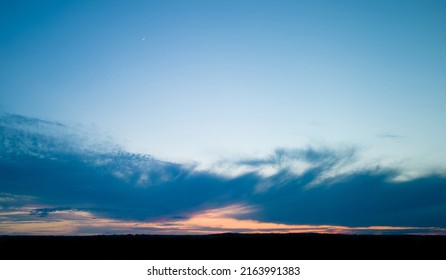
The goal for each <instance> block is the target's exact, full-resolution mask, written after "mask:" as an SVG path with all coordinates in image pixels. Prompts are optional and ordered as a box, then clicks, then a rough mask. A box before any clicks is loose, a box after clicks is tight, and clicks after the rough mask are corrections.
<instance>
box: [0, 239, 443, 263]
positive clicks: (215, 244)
mask: <svg viewBox="0 0 446 280" xmlns="http://www.w3.org/2000/svg"><path fill="white" fill-rule="evenodd" d="M0 251H1V252H2V254H1V258H2V259H18V260H20V259H28V260H29V259H31V260H34V259H36V260H38V259H47V260H53V259H54V260H55V259H67V260H76V259H86V260H94V259H105V260H113V259H116V260H122V259H128V260H138V259H147V260H151V259H166V260H171V259H253V260H256V259H296V260H298V259H302V260H322V259H329V260H331V259H333V260H338V259H339V260H356V259H359V260H373V259H378V260H392V259H401V260H409V259H414V260H423V259H428V260H432V259H445V256H446V255H445V253H444V252H446V236H421V235H404V236H403V235H331V234H330V235H326V234H215V235H180V236H178V235H98V236H0Z"/></svg>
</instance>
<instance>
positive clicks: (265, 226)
mask: <svg viewBox="0 0 446 280" xmlns="http://www.w3.org/2000/svg"><path fill="white" fill-rule="evenodd" d="M253 211H255V209H253V208H251V207H249V206H245V205H238V204H236V205H230V206H227V207H222V208H214V209H209V210H204V211H201V212H197V213H194V214H192V215H191V216H190V217H189V218H187V219H182V220H172V219H162V220H159V221H151V222H130V221H121V220H116V219H110V218H101V217H96V216H95V215H94V214H92V213H90V212H87V211H73V210H64V211H55V212H52V213H50V214H49V215H48V217H37V216H32V215H29V212H28V211H24V210H23V209H22V210H17V211H8V212H0V234H5V235H8V234H11V235H22V234H25V235H99V234H215V233H225V232H234V233H324V234H361V233H362V234H384V233H386V232H392V233H402V234H411V233H418V234H446V229H444V228H433V227H430V228H429V227H426V228H423V227H399V226H368V227H347V226H338V225H292V224H282V223H273V222H261V221H257V220H252V219H237V218H236V216H237V215H241V214H248V213H250V212H253ZM17 216H20V219H16V218H15V217H17Z"/></svg>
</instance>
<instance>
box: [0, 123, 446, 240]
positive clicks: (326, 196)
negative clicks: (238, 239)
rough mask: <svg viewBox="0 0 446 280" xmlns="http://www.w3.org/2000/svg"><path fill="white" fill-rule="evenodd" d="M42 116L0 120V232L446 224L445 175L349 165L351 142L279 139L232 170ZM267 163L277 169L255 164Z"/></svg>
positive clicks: (433, 227)
mask: <svg viewBox="0 0 446 280" xmlns="http://www.w3.org/2000/svg"><path fill="white" fill-rule="evenodd" d="M40 122H41V121H40V120H35V119H30V118H25V117H14V116H7V117H3V119H2V120H1V121H0V130H2V132H4V131H6V132H7V133H2V134H1V136H0V145H1V152H0V153H1V158H0V174H1V175H0V183H1V185H0V206H1V209H0V233H14V232H21V233H43V232H46V233H48V232H51V230H55V231H54V232H55V233H57V234H58V233H64V232H65V233H68V232H70V233H75V234H87V233H88V234H91V233H105V232H114V233H120V232H126V231H130V232H143V231H155V232H159V233H166V232H170V233H171V232H175V231H176V232H178V233H200V232H214V231H217V232H219V231H238V232H251V231H262V232H266V231H280V232H294V231H296V232H297V231H299V230H301V231H318V232H337V230H339V232H401V230H403V231H404V232H422V231H424V232H428V231H431V232H436V233H444V231H443V230H442V228H446V178H445V177H444V176H442V175H441V174H440V175H430V176H425V177H422V178H416V179H413V180H410V181H405V182H395V181H394V180H392V179H393V178H395V177H396V176H398V174H399V173H398V169H397V168H395V169H392V170H390V169H384V168H376V167H369V168H362V169H349V168H348V166H349V165H350V164H351V163H352V162H355V160H356V158H357V157H358V151H357V150H356V149H354V148H340V149H334V148H328V147H321V148H315V147H309V148H305V149H277V150H276V151H274V152H273V153H272V154H271V155H269V156H265V157H258V158H247V159H239V160H236V161H234V162H233V163H231V164H232V165H233V166H242V167H246V169H245V171H244V172H242V173H240V174H238V175H237V176H232V177H228V176H222V175H219V174H218V173H216V172H211V171H205V170H201V171H197V170H194V169H193V168H191V167H189V166H184V165H180V164H175V163H170V162H163V161H159V160H157V159H155V158H153V157H150V156H146V155H139V154H132V153H128V152H125V151H124V150H122V149H120V148H116V147H115V148H113V149H99V150H95V149H89V150H85V149H76V146H77V143H78V141H77V140H76V141H71V140H67V139H64V138H65V137H71V138H73V137H72V136H67V135H70V134H64V133H59V132H57V130H58V129H59V128H60V129H62V130H67V129H68V130H69V128H67V127H65V126H61V125H59V124H55V125H54V126H51V123H48V122H44V125H43V126H40ZM28 127H33V129H28ZM39 127H41V128H39ZM48 127H51V129H52V130H53V131H52V132H51V133H48V132H46V130H47V129H48ZM60 138H62V139H60ZM79 139H82V137H80V138H79ZM268 166H272V167H273V168H275V170H274V172H271V173H270V174H266V173H262V172H259V170H262V169H263V168H265V167H268ZM299 168H300V169H299ZM175 217H177V218H175ZM178 217H181V218H178ZM95 225H96V226H95ZM302 225H303V226H302ZM321 225H324V226H321ZM376 226H379V228H377V227H376ZM60 227H65V229H61V228H60ZM56 228H57V229H58V230H56ZM428 229H429V230H428Z"/></svg>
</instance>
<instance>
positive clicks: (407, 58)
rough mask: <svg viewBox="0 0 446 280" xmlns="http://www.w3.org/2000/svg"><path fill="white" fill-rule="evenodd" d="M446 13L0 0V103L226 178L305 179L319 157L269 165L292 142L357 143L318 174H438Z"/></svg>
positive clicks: (429, 7) (402, 8)
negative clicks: (286, 175) (288, 172)
mask: <svg viewBox="0 0 446 280" xmlns="http://www.w3.org/2000/svg"><path fill="white" fill-rule="evenodd" d="M445 13H446V4H445V3H443V1H2V2H1V3H0V61H1V63H0V110H1V111H3V112H6V113H9V114H18V115H21V116H27V117H30V118H37V119H40V120H46V121H49V122H60V123H62V124H64V125H68V126H69V127H71V128H73V127H75V128H76V129H78V130H81V131H83V132H82V133H86V134H88V137H87V136H83V138H82V137H81V138H82V139H83V140H84V141H87V140H86V139H87V138H88V141H90V142H89V143H92V142H94V143H96V144H95V145H96V146H98V145H99V146H101V145H102V146H104V145H105V144H97V143H102V142H101V141H104V139H105V138H107V140H106V141H109V140H110V139H112V140H110V141H111V142H113V143H114V144H113V145H115V144H116V145H117V146H119V147H120V149H122V150H124V151H126V152H129V153H136V154H146V155H151V156H153V157H155V158H157V159H161V160H163V161H166V162H171V163H172V164H173V163H175V164H182V165H185V166H187V165H189V164H193V165H194V166H196V168H197V170H200V171H206V172H211V173H212V174H218V175H219V176H220V175H221V176H224V177H225V178H226V177H228V176H229V177H231V178H234V177H236V176H239V175H242V174H245V173H247V172H258V174H260V175H261V176H263V178H265V177H267V176H271V175H277V174H280V171H281V170H282V169H283V168H288V169H293V170H294V174H298V175H299V176H300V175H302V174H305V172H307V171H308V170H309V169H308V168H310V169H311V168H314V167H315V164H314V162H311V161H310V162H308V161H307V160H302V158H299V159H298V160H295V158H293V157H291V158H289V157H285V158H286V160H285V161H284V162H282V161H281V163H280V164H277V163H274V164H271V162H269V164H265V162H268V160H265V158H266V159H268V158H269V159H271V158H272V157H273V158H274V156H272V155H277V153H278V151H296V150H297V151H306V150H316V151H327V150H329V151H335V153H338V152H339V151H341V153H344V152H345V151H354V157H351V158H349V157H347V158H348V159H349V160H350V162H349V163H348V164H342V165H338V166H337V167H336V168H330V170H329V171H330V172H328V173H327V174H325V173H324V176H325V177H324V178H329V177H333V176H350V175H351V174H352V172H359V173H360V172H363V170H371V169H374V168H382V169H385V170H393V171H395V170H397V172H396V173H392V174H393V175H392V176H390V175H389V176H388V177H386V180H390V181H395V182H396V181H404V182H406V183H408V182H411V181H410V180H418V179H420V178H426V176H427V177H429V176H432V175H433V174H434V175H435V176H439V175H441V176H443V175H444V174H445V171H446V170H445V168H444V162H445V161H446V149H444V143H446V132H445V129H444V126H445V120H446V110H445V104H446V82H445V81H444V77H445V76H446V68H445V65H446V52H445V51H444V50H445V49H446V33H445V32H444V30H445V29H446V18H445V17H444V15H445ZM5 123H8V121H6V122H5ZM8 126H9V125H8ZM79 127H82V128H79ZM27 129H28V128H27ZM76 129H74V130H76ZM56 130H57V129H56ZM85 131H88V132H85ZM34 132H35V131H34ZM42 133H43V132H38V134H42ZM73 133H74V132H73ZM43 134H45V133H43ZM68 134H69V135H72V133H71V132H70V133H68ZM104 135H105V136H104ZM59 137H62V136H60V135H59ZM63 137H67V135H66V134H63ZM63 137H62V138H63ZM88 141H87V142H88ZM107 143H109V142H107ZM83 145H84V144H83ZM107 145H108V144H107ZM16 148H17V149H18V147H16ZM281 149H282V150H281ZM279 154H280V152H279ZM291 154H293V152H291ZM329 158H330V157H329ZM253 162H255V163H262V162H263V163H262V164H252V163H253ZM323 162H325V161H323ZM246 163H250V164H246ZM318 164H319V163H318ZM355 174H356V173H355ZM386 174H387V173H386ZM321 180H322V179H320V181H321ZM386 180H384V181H386ZM314 184H317V183H314ZM5 193H8V195H13V194H14V193H13V192H12V191H11V190H9V191H8V192H5ZM21 195H25V194H21ZM248 204H249V203H248ZM45 205H46V206H51V205H50V203H49V202H48V201H47V202H46V204H45ZM62 206H64V207H67V206H70V205H62ZM220 206H221V207H223V206H225V205H219V207H220ZM265 217H266V216H265ZM271 217H274V215H272V216H271ZM271 219H273V218H271ZM273 220H274V219H273ZM273 220H271V221H273ZM285 221H286V222H297V221H294V220H292V221H291V220H287V219H284V221H281V222H285ZM389 221H390V220H389Z"/></svg>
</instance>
